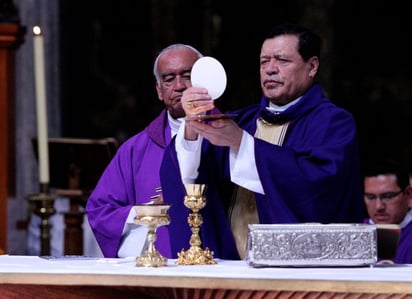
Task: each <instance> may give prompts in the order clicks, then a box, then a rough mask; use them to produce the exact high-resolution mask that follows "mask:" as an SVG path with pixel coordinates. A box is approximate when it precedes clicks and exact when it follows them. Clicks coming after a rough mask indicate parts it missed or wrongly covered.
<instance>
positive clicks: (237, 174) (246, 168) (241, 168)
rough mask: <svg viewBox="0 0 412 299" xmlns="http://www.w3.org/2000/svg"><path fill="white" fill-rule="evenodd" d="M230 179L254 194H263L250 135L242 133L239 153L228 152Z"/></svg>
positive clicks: (252, 140) (252, 139) (253, 143)
mask: <svg viewBox="0 0 412 299" xmlns="http://www.w3.org/2000/svg"><path fill="white" fill-rule="evenodd" d="M229 159H230V160H229V161H230V177H231V180H232V182H233V183H235V184H237V185H239V186H242V187H244V188H246V189H249V190H251V191H253V192H256V193H261V194H265V193H264V191H263V187H262V183H261V182H260V179H259V174H258V171H257V168H256V160H255V141H254V138H253V136H252V135H250V134H249V133H247V132H246V131H243V135H242V141H241V143H240V147H239V151H238V152H237V153H236V152H235V151H233V150H230V154H229Z"/></svg>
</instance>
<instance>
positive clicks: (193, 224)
mask: <svg viewBox="0 0 412 299" xmlns="http://www.w3.org/2000/svg"><path fill="white" fill-rule="evenodd" d="M185 188H186V193H187V195H186V196H185V198H184V204H185V206H186V207H187V208H188V209H190V210H191V213H190V214H189V217H188V218H187V221H188V223H189V225H190V228H191V230H192V236H191V237H190V242H189V243H190V248H189V249H188V250H186V251H185V250H183V249H182V251H181V252H179V253H178V254H177V255H178V259H177V261H176V264H178V265H211V264H216V261H215V260H214V259H213V251H210V250H209V249H208V248H205V249H202V248H201V244H202V241H201V239H200V236H199V231H200V227H201V225H202V223H203V218H202V215H200V214H199V210H201V209H203V208H204V207H205V206H206V202H207V201H206V197H205V196H204V192H205V190H206V185H202V184H185Z"/></svg>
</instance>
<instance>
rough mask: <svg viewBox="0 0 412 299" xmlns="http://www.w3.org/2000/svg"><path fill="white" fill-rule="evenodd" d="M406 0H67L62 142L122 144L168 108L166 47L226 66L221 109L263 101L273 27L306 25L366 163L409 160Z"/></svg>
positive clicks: (411, 49)
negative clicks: (162, 77)
mask: <svg viewBox="0 0 412 299" xmlns="http://www.w3.org/2000/svg"><path fill="white" fill-rule="evenodd" d="M407 6H408V1H393V0H392V1H383V0H374V1H369V0H362V1H352V0H347V1H338V0H335V1H333V0H323V1H322V0H319V1H315V0H288V1H236V2H235V1H230V2H229V1H222V0H202V1H193V0H165V1H160V0H153V1H150V0H117V1H109V0H100V1H96V0H89V1H80V0H64V1H61V7H60V11H61V16H60V20H61V24H60V28H61V33H60V36H61V47H60V48H61V59H62V60H61V94H62V119H63V135H64V136H65V137H87V138H100V137H108V136H113V137H116V138H117V139H118V140H119V141H120V142H123V141H124V140H125V139H126V138H128V137H130V136H131V135H133V134H135V133H137V132H138V131H140V130H142V129H143V128H144V127H145V126H146V125H147V124H148V123H149V122H150V121H151V119H152V118H153V117H155V116H156V115H157V114H158V113H159V111H160V110H161V108H162V107H163V106H162V103H161V102H160V101H158V100H157V96H156V93H155V87H154V84H155V83H154V76H153V73H152V64H153V60H154V58H155V56H156V54H157V52H158V51H159V50H160V49H161V48H163V47H164V46H166V45H168V44H170V43H175V42H182V43H189V44H191V45H193V46H195V47H197V48H198V49H199V50H201V51H202V52H203V54H205V55H210V56H214V57H216V58H217V59H219V60H220V61H221V62H222V64H223V65H224V67H225V69H226V71H227V75H228V86H227V89H226V91H225V93H224V95H223V96H222V97H221V98H220V99H218V102H217V103H216V104H217V106H218V107H219V108H221V109H222V110H228V109H236V108H238V107H240V106H244V105H246V104H250V103H255V102H257V101H259V99H260V87H259V53H260V46H261V42H262V40H261V36H262V34H263V33H265V31H266V30H267V29H268V27H270V26H272V25H274V24H276V23H280V22H284V21H289V22H299V23H302V24H304V25H306V26H308V27H310V28H312V29H313V30H314V31H316V32H318V33H319V34H320V35H321V36H322V37H323V38H324V49H323V53H322V57H321V58H322V60H321V70H320V72H321V76H320V79H321V82H322V83H323V85H324V87H325V90H326V92H327V94H328V96H329V97H330V99H331V100H332V101H333V102H335V103H336V104H338V105H339V106H342V107H344V108H346V109H347V110H349V111H350V112H351V113H352V114H353V115H354V117H355V119H356V121H357V124H358V129H359V136H360V149H361V155H362V160H363V161H365V160H366V159H368V158H369V157H371V156H373V155H375V154H382V153H388V155H389V154H391V155H395V156H398V157H401V158H402V159H404V160H405V161H407V162H408V163H410V161H411V156H412V154H411V152H412V145H411V143H412V133H411V126H410V122H411V114H412V109H411V106H412V103H411V101H412V90H411V86H412V84H411V77H412V65H411V61H410V58H411V53H412V46H411V42H410V36H411V29H412V18H411V17H410V10H409V8H408V7H407Z"/></svg>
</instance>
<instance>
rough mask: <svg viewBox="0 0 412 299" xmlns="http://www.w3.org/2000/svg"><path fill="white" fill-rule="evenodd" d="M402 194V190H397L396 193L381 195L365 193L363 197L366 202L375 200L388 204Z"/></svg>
mask: <svg viewBox="0 0 412 299" xmlns="http://www.w3.org/2000/svg"><path fill="white" fill-rule="evenodd" d="M401 193H402V190H399V191H398V192H386V193H382V194H379V195H377V194H373V193H365V194H364V196H365V198H366V199H367V200H376V199H378V198H379V199H380V200H381V201H383V202H388V201H391V200H392V199H394V198H395V197H396V196H398V195H399V194H401Z"/></svg>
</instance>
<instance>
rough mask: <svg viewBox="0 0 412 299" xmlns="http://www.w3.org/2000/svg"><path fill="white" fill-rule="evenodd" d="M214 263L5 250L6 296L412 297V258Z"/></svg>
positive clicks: (0, 284)
mask: <svg viewBox="0 0 412 299" xmlns="http://www.w3.org/2000/svg"><path fill="white" fill-rule="evenodd" d="M216 261H217V263H216V264H215V265H183V266H182V265H177V264H176V260H169V261H168V265H167V266H166V267H157V268H150V267H136V260H135V257H130V258H121V259H108V258H91V257H90V258H89V257H66V258H59V259H45V258H42V257H38V256H11V255H1V256H0V295H1V298H20V297H25V298H60V297H63V296H64V297H65V298H126V297H130V298H151V299H153V298H162V299H168V298H188V299H196V298H242V299H244V298H412V265H376V266H373V267H368V266H367V267H320V268H312V267H268V268H252V267H249V266H248V265H247V263H246V262H245V261H228V260H219V259H217V260H216Z"/></svg>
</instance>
